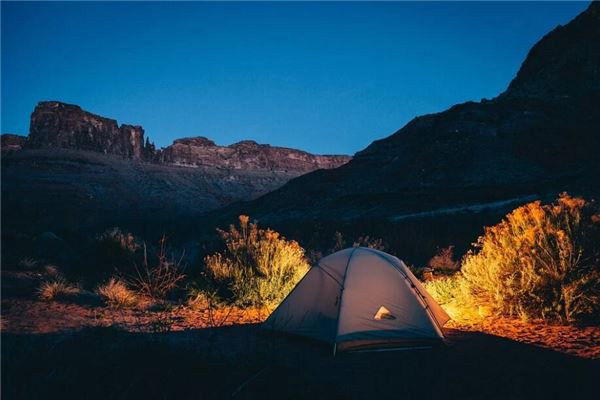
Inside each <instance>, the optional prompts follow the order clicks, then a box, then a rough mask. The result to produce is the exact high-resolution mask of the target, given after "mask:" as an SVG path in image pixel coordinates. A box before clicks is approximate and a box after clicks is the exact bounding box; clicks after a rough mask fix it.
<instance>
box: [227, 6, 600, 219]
mask: <svg viewBox="0 0 600 400" xmlns="http://www.w3.org/2000/svg"><path fill="white" fill-rule="evenodd" d="M599 127H600V3H598V2H594V3H592V4H591V5H590V6H589V8H588V9H587V10H586V11H585V12H583V13H582V14H581V15H579V16H578V17H577V18H575V19H574V20H573V21H571V22H570V23H569V24H567V25H566V26H559V27H557V28H556V29H554V30H553V31H552V32H550V33H548V34H547V35H546V36H545V37H544V38H542V39H541V40H540V41H539V42H538V43H537V44H536V45H535V46H534V47H533V48H532V49H531V51H530V52H529V54H528V56H527V58H526V59H525V61H524V62H523V64H522V66H521V68H520V70H519V72H518V74H517V76H516V77H515V79H514V80H513V81H512V82H511V83H510V85H509V86H508V88H507V90H506V91H505V92H504V93H502V94H500V95H499V96H498V97H496V98H494V99H491V100H482V101H481V102H467V103H464V104H459V105H456V106H453V107H451V108H450V109H448V110H446V111H443V112H440V113H437V114H431V115H425V116H421V117H417V118H415V119H413V120H412V121H411V122H409V123H408V124H407V125H406V126H404V127H403V128H402V129H400V130H398V131H397V132H395V133H394V134H392V135H391V136H389V137H387V138H384V139H381V140H378V141H375V142H373V143H372V144H371V145H369V146H368V147H367V148H366V149H364V150H362V151H360V152H358V153H357V154H356V155H355V157H354V158H353V160H352V161H350V162H349V163H348V164H346V165H344V166H342V167H340V168H337V169H334V170H331V171H316V172H313V173H311V174H307V175H304V176H302V177H299V178H297V179H294V180H292V181H291V182H289V183H288V184H286V185H285V186H283V187H282V188H280V189H278V190H276V191H275V192H273V193H270V194H268V195H266V196H264V197H262V198H259V199H257V200H255V201H252V202H249V203H246V204H243V205H242V206H235V207H231V208H230V209H229V214H228V215H227V217H229V218H231V217H233V216H234V215H235V214H238V213H241V212H243V213H249V214H250V215H252V216H253V217H256V218H258V219H261V220H265V221H269V222H272V223H281V224H283V223H291V221H292V220H307V219H312V220H319V221H320V222H323V221H337V222H338V224H339V223H343V221H358V220H373V218H376V219H379V220H386V221H387V220H391V219H394V218H397V217H399V216H400V217H401V216H403V215H410V214H419V213H427V212H435V210H438V209H448V208H451V209H457V210H460V209H463V208H464V209H469V208H470V207H471V208H472V207H473V206H477V205H480V204H488V203H491V204H493V203H498V204H503V203H505V202H507V201H509V200H511V199H520V198H522V199H525V200H523V201H526V200H530V199H531V198H532V197H533V198H535V197H544V196H546V195H548V196H550V197H552V196H555V195H556V193H557V192H560V191H563V190H569V191H574V192H577V193H583V194H591V195H594V194H597V193H598V192H599V190H598V189H599V186H600V183H599V181H598V179H597V174H598V171H599V170H600V163H599V162H598V159H597V149H598V148H599V147H600V134H599V132H600V130H599ZM513 203H514V202H512V203H511V206H514V205H515V204H513ZM517 203H518V202H517ZM501 211H503V210H501ZM220 215H221V216H222V215H223V213H222V212H220Z"/></svg>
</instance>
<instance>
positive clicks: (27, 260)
mask: <svg viewBox="0 0 600 400" xmlns="http://www.w3.org/2000/svg"><path fill="white" fill-rule="evenodd" d="M38 264H39V261H38V260H36V259H35V258H32V257H24V258H21V259H20V260H19V267H21V268H23V269H25V270H32V269H35V268H37V266H38Z"/></svg>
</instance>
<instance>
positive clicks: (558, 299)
mask: <svg viewBox="0 0 600 400" xmlns="http://www.w3.org/2000/svg"><path fill="white" fill-rule="evenodd" d="M599 223H600V221H598V218H597V207H596V205H595V203H592V202H586V201H585V200H584V199H581V198H574V197H570V196H569V195H567V194H562V195H561V196H560V197H559V199H558V200H557V201H556V202H555V203H553V204H550V205H541V203H540V202H539V201H536V202H533V203H529V204H526V205H524V206H522V207H519V208H517V209H515V210H514V211H512V212H511V213H510V214H508V215H507V216H506V218H505V219H504V220H503V221H502V222H500V223H499V224H497V225H496V226H493V227H490V228H486V230H485V234H484V235H483V236H482V237H480V238H479V239H478V241H477V243H476V244H475V247H476V249H475V251H471V252H469V253H468V254H467V255H466V256H465V257H464V259H463V261H462V270H461V273H462V277H461V278H457V279H464V282H462V284H464V285H465V287H466V290H467V292H468V296H470V297H471V301H472V303H473V304H476V305H478V306H485V307H489V308H490V309H491V310H493V311H494V312H496V313H499V314H504V315H509V316H519V317H522V318H542V319H545V320H558V321H574V320H577V319H586V318H590V317H594V316H596V317H597V316H598V313H599V312H600V266H599V257H600V252H599V249H600V235H599V228H600V227H599Z"/></svg>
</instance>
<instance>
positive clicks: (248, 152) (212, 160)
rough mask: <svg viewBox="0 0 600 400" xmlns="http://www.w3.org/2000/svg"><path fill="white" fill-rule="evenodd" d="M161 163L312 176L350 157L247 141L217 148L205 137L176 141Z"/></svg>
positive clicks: (161, 155) (165, 149) (337, 165)
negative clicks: (314, 153)
mask: <svg viewBox="0 0 600 400" xmlns="http://www.w3.org/2000/svg"><path fill="white" fill-rule="evenodd" d="M160 160H161V161H162V162H164V163H167V164H176V165H185V166H216V167H219V168H226V169H235V170H241V169H252V170H268V171H297V172H303V173H304V172H310V171H314V170H316V169H322V168H324V169H330V168H335V167H339V166H340V165H342V164H344V163H346V162H348V161H349V160H350V157H348V156H321V155H313V154H310V153H307V152H304V151H300V150H295V149H289V148H285V147H275V146H270V145H268V144H258V143H256V142H255V141H253V140H244V141H241V142H238V143H235V144H232V145H230V146H217V145H216V144H215V143H214V142H213V141H212V140H209V139H207V138H205V137H194V138H184V139H177V140H175V141H174V142H173V144H172V145H170V146H168V147H166V148H164V149H163V150H162V151H161V154H160Z"/></svg>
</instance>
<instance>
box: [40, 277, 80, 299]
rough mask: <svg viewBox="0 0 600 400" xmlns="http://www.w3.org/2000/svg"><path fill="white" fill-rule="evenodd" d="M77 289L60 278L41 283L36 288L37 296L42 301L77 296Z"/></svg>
mask: <svg viewBox="0 0 600 400" xmlns="http://www.w3.org/2000/svg"><path fill="white" fill-rule="evenodd" d="M79 291H80V290H79V287H78V286H76V285H72V284H70V283H69V282H67V280H66V279H65V278H63V277H61V276H57V277H56V278H53V279H50V280H47V281H44V282H42V284H41V285H40V287H39V288H38V291H37V292H38V296H39V298H40V299H41V300H44V301H53V300H59V299H64V298H67V297H70V296H75V295H77V294H79Z"/></svg>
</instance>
